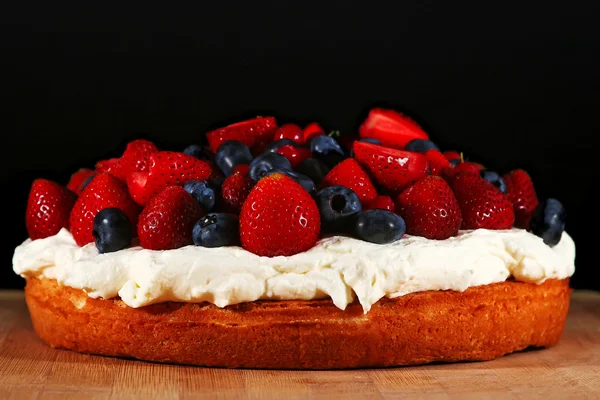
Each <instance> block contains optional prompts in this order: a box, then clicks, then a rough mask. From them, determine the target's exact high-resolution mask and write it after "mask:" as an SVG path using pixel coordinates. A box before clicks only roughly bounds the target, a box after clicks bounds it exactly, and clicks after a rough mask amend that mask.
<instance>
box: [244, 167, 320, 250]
mask: <svg viewBox="0 0 600 400" xmlns="http://www.w3.org/2000/svg"><path fill="white" fill-rule="evenodd" d="M320 231H321V218H320V216H319V210H318V208H317V204H316V203H315V201H314V199H313V198H312V197H311V196H310V194H308V192H307V191H306V190H304V189H303V188H302V186H300V184H298V183H296V181H294V180H293V179H292V178H290V177H288V176H286V175H284V174H281V173H279V172H276V173H273V174H271V175H268V176H266V177H264V178H262V179H261V180H260V181H258V183H257V184H256V185H255V186H254V189H252V191H251V192H250V195H249V196H248V198H247V199H246V201H245V202H244V206H243V207H242V212H241V213H240V237H241V241H242V246H243V247H244V248H245V249H246V250H248V251H250V252H252V253H254V254H257V255H259V256H267V257H274V256H291V255H293V254H297V253H300V252H303V251H306V250H308V249H310V248H311V247H313V246H314V245H315V244H316V243H317V240H318V239H319V233H320Z"/></svg>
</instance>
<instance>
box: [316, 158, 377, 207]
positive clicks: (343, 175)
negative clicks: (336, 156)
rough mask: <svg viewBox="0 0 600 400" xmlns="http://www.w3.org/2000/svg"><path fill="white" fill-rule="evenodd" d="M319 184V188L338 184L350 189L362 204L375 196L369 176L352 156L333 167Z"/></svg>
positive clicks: (375, 191) (375, 190) (375, 192)
mask: <svg viewBox="0 0 600 400" xmlns="http://www.w3.org/2000/svg"><path fill="white" fill-rule="evenodd" d="M319 185H320V187H321V188H325V187H328V186H336V185H339V186H345V187H347V188H349V189H352V190H354V192H356V194H357V195H358V197H359V198H360V201H361V203H363V204H365V203H367V202H369V201H370V200H373V199H374V198H376V197H377V189H375V186H373V182H371V178H369V175H367V173H366V172H365V170H364V169H362V167H361V166H360V164H359V163H358V162H356V160H355V159H354V158H347V159H345V160H344V161H342V162H341V163H339V164H338V165H336V166H335V167H333V168H332V169H331V171H329V172H328V173H327V175H325V177H324V178H323V180H322V181H321V183H320V184H319Z"/></svg>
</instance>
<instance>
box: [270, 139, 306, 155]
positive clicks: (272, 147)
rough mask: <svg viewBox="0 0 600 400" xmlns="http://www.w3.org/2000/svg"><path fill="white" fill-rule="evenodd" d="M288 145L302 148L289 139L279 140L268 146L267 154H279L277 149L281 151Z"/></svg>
mask: <svg viewBox="0 0 600 400" xmlns="http://www.w3.org/2000/svg"><path fill="white" fill-rule="evenodd" d="M286 145H291V146H294V147H300V145H299V144H298V143H296V142H294V141H293V140H292V139H288V138H283V139H279V140H276V141H274V142H273V143H271V144H270V145H269V146H267V148H266V149H265V151H264V152H265V153H275V152H277V149H279V148H280V147H282V146H286Z"/></svg>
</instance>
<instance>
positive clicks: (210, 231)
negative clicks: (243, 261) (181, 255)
mask: <svg viewBox="0 0 600 400" xmlns="http://www.w3.org/2000/svg"><path fill="white" fill-rule="evenodd" d="M192 237H193V240H194V244H195V245H196V246H202V247H223V246H239V245H240V221H239V219H238V217H237V215H233V214H226V213H211V214H207V215H205V216H204V217H202V218H200V220H198V222H196V224H195V225H194V229H193V230H192Z"/></svg>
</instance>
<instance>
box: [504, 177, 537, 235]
mask: <svg viewBox="0 0 600 400" xmlns="http://www.w3.org/2000/svg"><path fill="white" fill-rule="evenodd" d="M502 179H504V183H506V196H507V197H508V200H510V202H511V203H512V204H513V208H514V210H515V226H516V227H517V228H523V229H528V228H529V223H530V221H531V215H532V214H533V211H534V210H535V209H536V207H537V206H538V204H539V201H538V197H537V194H536V192H535V187H534V186H533V181H532V180H531V177H530V176H529V174H528V173H527V172H525V171H524V170H522V169H516V170H513V171H510V172H509V173H507V174H504V175H503V176H502Z"/></svg>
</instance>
